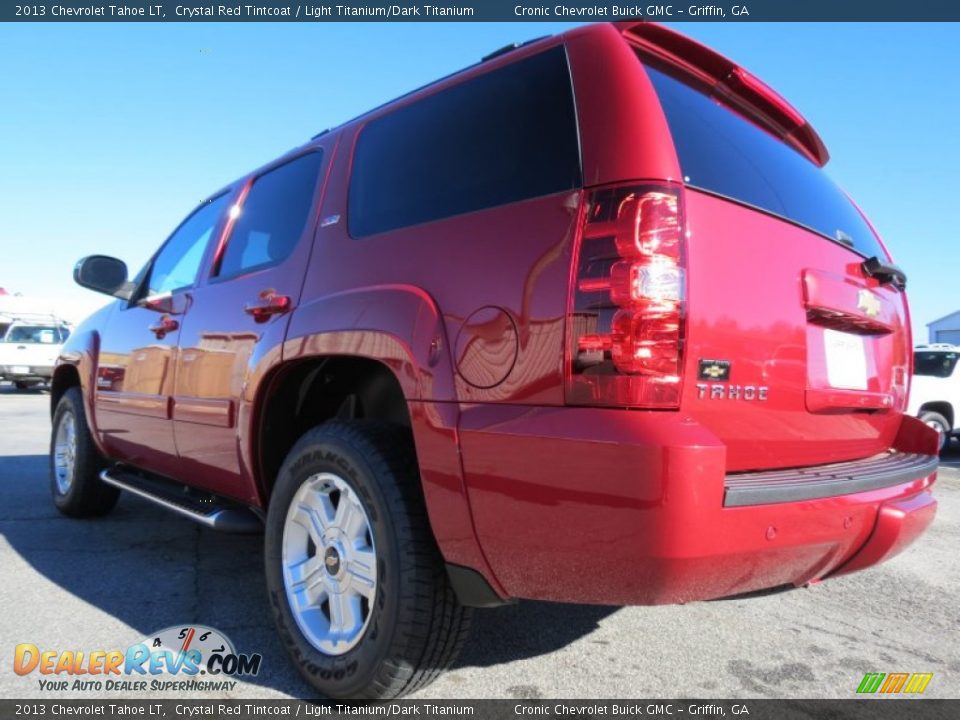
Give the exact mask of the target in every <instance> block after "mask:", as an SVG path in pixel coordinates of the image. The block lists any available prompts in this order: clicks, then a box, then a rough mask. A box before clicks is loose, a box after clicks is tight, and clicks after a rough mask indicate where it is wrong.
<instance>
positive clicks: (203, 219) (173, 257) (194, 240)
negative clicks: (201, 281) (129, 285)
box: [146, 195, 227, 296]
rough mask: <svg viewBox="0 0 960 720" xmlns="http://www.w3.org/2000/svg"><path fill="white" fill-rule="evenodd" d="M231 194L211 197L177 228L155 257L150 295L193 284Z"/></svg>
mask: <svg viewBox="0 0 960 720" xmlns="http://www.w3.org/2000/svg"><path fill="white" fill-rule="evenodd" d="M226 203H227V196H226V195H221V196H220V197H217V198H214V199H213V200H208V201H207V202H205V203H204V204H203V205H201V206H200V207H199V208H198V209H197V210H196V211H195V212H194V213H193V215H191V216H190V217H188V218H187V219H186V220H184V222H183V223H182V224H181V225H180V227H178V228H177V229H176V231H175V232H174V233H173V235H171V236H170V239H169V240H167V243H166V244H165V245H164V246H163V248H162V249H161V250H160V252H159V253H157V256H156V257H155V258H154V259H153V264H152V265H151V267H150V280H149V282H148V286H147V287H148V289H147V293H146V294H147V296H150V295H160V294H163V293H168V292H173V291H174V290H178V289H180V288H185V287H189V286H191V285H193V283H194V282H195V281H196V279H197V272H198V271H199V270H200V263H201V261H202V260H203V251H204V249H206V247H207V242H208V241H209V240H210V235H211V233H213V229H214V227H216V225H217V221H218V220H219V219H220V215H221V214H222V213H223V210H224V207H225V206H226Z"/></svg>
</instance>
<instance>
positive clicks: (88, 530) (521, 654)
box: [0, 455, 617, 698]
mask: <svg viewBox="0 0 960 720" xmlns="http://www.w3.org/2000/svg"><path fill="white" fill-rule="evenodd" d="M47 483H48V481H47V456H46V455H21V456H3V457H0V534H2V535H3V536H4V538H5V539H6V542H7V543H8V544H9V546H10V547H11V548H12V550H13V552H14V553H15V554H16V556H18V557H16V556H9V555H7V556H6V557H4V558H3V561H2V566H3V568H4V576H5V577H6V580H5V582H4V584H5V585H7V586H8V587H19V588H21V589H22V590H21V592H22V593H23V594H22V595H21V596H20V597H21V599H22V602H20V603H18V604H16V605H14V606H12V607H9V608H8V609H7V612H8V613H11V614H13V615H14V617H9V616H8V617H7V618H6V619H5V620H4V624H5V625H8V630H11V631H13V632H14V634H15V635H16V636H17V637H21V636H22V637H27V636H29V635H31V634H32V633H35V632H36V631H38V630H39V629H40V628H47V629H48V633H47V634H48V635H52V637H50V638H49V641H50V642H57V643H59V646H60V647H61V648H63V647H69V648H76V649H83V647H84V646H83V644H82V643H81V638H83V642H89V643H93V644H95V645H96V648H103V647H107V648H114V647H118V648H124V647H127V646H128V645H130V644H133V643H136V642H139V641H140V640H141V639H143V638H144V637H146V636H147V635H151V634H153V633H154V632H156V631H158V630H161V629H163V628H166V627H170V626H175V625H188V624H191V623H196V624H203V625H209V626H212V627H215V628H217V629H218V630H221V631H223V632H224V633H225V634H226V635H227V636H229V637H230V639H231V640H232V641H233V643H234V646H235V647H236V649H237V651H238V652H241V653H254V652H258V653H261V654H262V655H263V663H262V666H261V671H260V674H259V675H257V676H256V677H253V678H249V679H247V678H245V681H246V682H248V683H250V684H253V685H256V686H261V687H262V688H264V690H266V691H267V692H264V696H270V695H274V693H275V692H279V693H284V694H289V695H293V696H295V697H301V698H312V697H314V696H315V692H314V691H313V690H312V689H311V688H310V687H309V686H307V685H306V684H305V683H304V682H302V681H301V680H300V678H299V676H298V675H297V673H296V671H295V669H294V667H293V665H292V664H291V663H290V662H289V660H288V659H287V656H286V652H285V651H284V649H283V647H282V646H281V644H280V642H279V640H278V639H277V636H276V633H275V631H274V627H273V622H272V620H271V618H270V613H269V608H268V605H267V598H266V593H265V591H264V583H263V554H262V537H261V536H248V535H224V534H221V533H216V532H214V531H211V530H207V529H206V528H202V527H200V526H198V525H196V524H194V523H192V522H190V521H189V520H186V519H183V518H179V517H177V516H176V515H173V514H172V513H169V512H167V511H165V510H162V509H160V508H156V507H155V506H153V505H151V504H150V503H148V502H146V501H144V500H141V499H139V498H136V497H132V496H130V495H128V494H125V495H123V496H121V498H120V502H119V503H118V505H117V507H116V509H115V510H114V511H113V512H112V513H111V514H109V515H107V516H105V517H102V518H95V519H88V520H74V519H70V518H66V517H63V516H61V515H60V514H59V513H58V512H57V511H56V510H55V508H54V507H53V503H52V501H51V500H50V496H49V491H48V485H47ZM4 554H5V555H6V553H4ZM24 564H25V565H26V567H25V566H24ZM31 570H32V571H34V572H31ZM37 573H38V574H39V577H38V576H37ZM48 583H53V584H55V585H56V586H57V587H58V588H59V590H57V589H51V588H50V587H49V584H48ZM60 592H64V593H69V595H72V596H73V597H74V598H76V599H78V600H80V601H81V602H82V603H84V605H82V606H78V610H77V611H76V612H74V613H73V615H72V617H71V619H69V620H65V619H64V617H63V615H62V613H63V605H64V599H63V598H61V597H58V595H59V593H60ZM71 603H72V605H73V606H75V607H77V606H76V601H74V600H73V599H72V598H71ZM616 610H617V608H614V607H599V606H584V605H565V604H556V603H541V602H524V603H518V604H515V605H510V606H506V607H502V608H496V609H490V610H481V611H477V613H476V615H475V621H474V626H473V632H472V637H471V639H470V641H469V642H468V644H467V647H466V649H465V650H464V653H463V655H462V656H461V657H460V659H459V661H458V662H457V663H456V666H455V667H457V668H467V667H489V666H493V665H498V664H501V663H505V662H510V661H515V660H521V659H524V658H530V657H537V656H540V655H544V654H548V653H551V652H554V651H556V650H559V649H561V648H563V647H565V646H567V645H569V644H570V643H572V642H574V641H576V640H578V639H580V638H582V637H583V636H585V635H588V634H589V633H591V632H593V631H594V630H595V629H596V628H597V626H598V623H599V622H600V621H601V620H602V619H603V618H605V617H607V616H608V615H610V614H612V613H614V612H615V611H616ZM102 614H106V615H108V616H110V617H111V618H113V619H114V620H115V621H119V622H120V623H122V624H123V625H126V626H129V628H132V632H131V631H130V630H128V629H127V628H124V627H118V625H117V622H115V621H112V620H111V619H110V618H102V617H101V615H102ZM16 615H19V617H16ZM101 626H102V627H101ZM98 628H100V629H98ZM4 634H7V633H6V632H5V633H4ZM428 692H429V691H428Z"/></svg>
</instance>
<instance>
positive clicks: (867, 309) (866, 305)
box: [857, 290, 880, 317]
mask: <svg viewBox="0 0 960 720" xmlns="http://www.w3.org/2000/svg"><path fill="white" fill-rule="evenodd" d="M857 308H858V309H860V310H862V311H863V313H864V314H865V315H869V316H870V317H877V315H879V314H880V300H879V299H878V298H877V296H876V295H874V294H873V293H872V292H870V291H869V290H861V291H860V292H858V293H857Z"/></svg>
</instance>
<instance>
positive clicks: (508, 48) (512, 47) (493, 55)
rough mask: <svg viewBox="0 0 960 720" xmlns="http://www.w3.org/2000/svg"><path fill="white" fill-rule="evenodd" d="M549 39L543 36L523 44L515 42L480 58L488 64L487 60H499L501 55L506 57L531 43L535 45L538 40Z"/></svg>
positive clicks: (525, 41)
mask: <svg viewBox="0 0 960 720" xmlns="http://www.w3.org/2000/svg"><path fill="white" fill-rule="evenodd" d="M547 37H550V36H549V35H541V36H540V37H535V38H533V39H531V40H524V41H523V42H513V43H510V44H509V45H504V46H503V47H502V48H498V49H497V50H494V51H493V52H492V53H490V54H489V55H484V56H483V57H482V58H480V62H487V60H493V59H494V58H498V57H500V56H501V55H506V54H507V53H510V52H513V51H514V50H519V49H520V48H522V47H526V46H527V45H530V44H531V43H535V42H537V41H538V40H543V39H544V38H547Z"/></svg>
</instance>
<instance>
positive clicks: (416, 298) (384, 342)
mask: <svg viewBox="0 0 960 720" xmlns="http://www.w3.org/2000/svg"><path fill="white" fill-rule="evenodd" d="M334 355H336V356H354V357H362V358H367V359H371V360H375V361H378V362H380V363H382V364H383V365H385V366H386V367H387V368H388V369H389V370H390V371H391V372H392V373H393V375H394V377H395V378H396V379H397V382H398V383H399V385H400V387H401V390H402V392H403V396H404V398H405V399H406V401H407V406H408V408H409V411H410V427H411V430H412V432H413V437H414V444H415V446H416V450H417V456H418V461H419V467H420V477H421V482H422V488H423V494H424V498H425V501H426V506H427V515H428V518H429V521H430V526H431V528H432V530H433V534H434V537H435V538H436V540H437V544H438V546H439V548H440V552H441V554H442V555H443V557H444V560H445V561H446V562H447V563H448V564H450V565H457V566H462V567H465V568H470V569H473V570H475V571H477V572H479V573H480V574H481V575H482V576H483V577H484V579H485V580H486V581H487V583H488V584H489V585H490V587H491V588H492V589H493V590H494V592H496V593H497V594H498V595H499V596H500V597H506V593H505V591H504V590H503V587H502V586H501V585H500V583H499V582H498V581H497V580H496V578H495V576H494V575H493V572H492V571H491V570H490V567H489V565H488V563H487V561H486V558H485V557H484V555H483V552H482V550H481V548H480V543H479V541H478V539H477V534H476V530H475V528H474V524H473V515H472V513H471V510H470V503H469V499H468V496H467V488H466V483H465V481H464V475H463V466H462V463H461V459H460V446H459V436H458V430H457V427H458V423H459V418H460V407H459V405H458V403H457V395H456V385H455V378H454V373H455V370H454V367H453V363H452V359H451V353H450V346H449V343H448V340H447V333H446V329H445V326H444V321H443V316H442V315H441V313H440V310H439V307H438V306H437V304H436V302H435V301H434V300H433V298H432V297H431V296H430V295H429V294H428V293H426V292H425V291H424V290H422V289H420V288H418V287H415V286H412V285H377V286H371V287H364V288H357V289H353V290H349V291H346V292H341V293H335V294H333V295H327V296H324V297H320V298H317V299H315V300H311V301H309V302H306V303H303V304H301V305H299V306H298V307H297V308H296V309H295V310H294V312H293V314H292V316H291V318H290V323H289V325H288V328H287V335H286V339H285V340H284V343H283V348H282V352H281V356H282V359H281V361H280V363H279V365H278V366H277V367H276V368H275V369H274V372H271V373H270V374H269V375H270V377H276V376H277V374H276V373H280V372H282V370H283V368H284V367H289V366H290V365H291V364H293V363H297V362H299V361H302V360H307V359H312V358H322V357H328V356H334ZM265 380H266V378H265ZM270 385H271V382H269V381H268V380H267V381H263V382H261V383H260V387H259V388H258V389H257V391H256V392H254V393H252V394H251V395H253V396H254V397H256V398H257V400H256V406H257V407H259V405H260V404H261V403H262V400H263V397H264V395H265V394H266V393H268V392H269V388H270ZM244 414H245V415H246V423H247V427H248V432H249V433H250V434H249V437H255V436H256V426H257V423H258V422H259V419H258V417H257V415H258V413H257V412H256V411H255V408H250V409H248V412H246V413H244ZM247 445H248V447H249V444H247ZM248 452H249V450H248ZM252 461H253V458H252V457H250V458H248V462H250V463H251V465H248V466H252Z"/></svg>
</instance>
